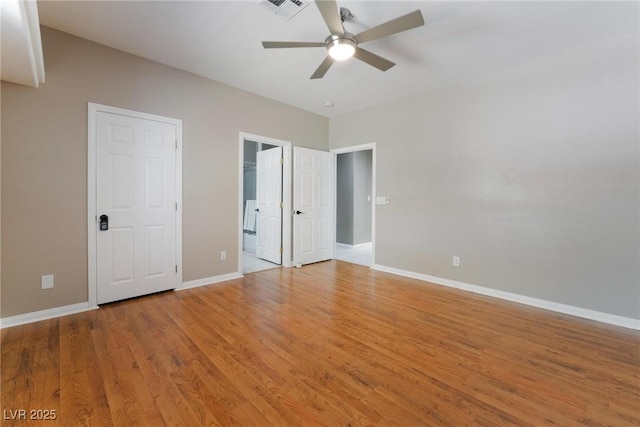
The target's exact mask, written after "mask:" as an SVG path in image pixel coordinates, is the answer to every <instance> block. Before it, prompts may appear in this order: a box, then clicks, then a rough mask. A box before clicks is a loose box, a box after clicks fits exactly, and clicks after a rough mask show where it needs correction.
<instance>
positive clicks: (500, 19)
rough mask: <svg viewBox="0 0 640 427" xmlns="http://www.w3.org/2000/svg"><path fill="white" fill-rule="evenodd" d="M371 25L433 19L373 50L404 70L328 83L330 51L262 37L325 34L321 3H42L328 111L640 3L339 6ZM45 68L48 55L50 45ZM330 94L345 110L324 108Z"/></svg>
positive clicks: (526, 56)
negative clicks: (276, 8) (275, 44)
mask: <svg viewBox="0 0 640 427" xmlns="http://www.w3.org/2000/svg"><path fill="white" fill-rule="evenodd" d="M338 4H339V6H342V7H347V8H348V9H350V10H351V12H352V14H353V15H354V16H355V18H354V19H353V20H352V21H350V22H347V23H345V28H346V29H347V30H348V31H350V32H352V33H358V32H360V31H362V30H363V29H366V28H368V27H371V26H374V25H377V24H380V23H382V22H385V21H387V20H390V19H393V18H395V17H398V16H400V15H404V14H406V13H408V12H411V11H413V10H416V9H420V10H421V11H422V13H423V15H424V18H425V26H423V27H419V28H417V29H413V30H410V31H407V32H403V33H400V34H396V35H393V36H390V37H388V38H386V39H382V40H377V41H373V42H370V43H367V44H365V45H363V47H365V48H366V49H368V50H370V51H372V52H374V53H376V54H378V55H381V56H383V57H385V58H388V59H390V60H392V61H394V62H396V63H397V65H396V66H395V67H394V68H392V69H390V70H389V71H387V72H381V71H379V70H377V69H375V68H373V67H370V66H368V65H366V64H364V63H362V62H360V61H358V60H356V59H355V58H352V59H350V60H348V61H345V62H342V63H336V64H334V66H333V67H332V68H331V69H330V70H329V72H328V73H327V74H326V76H325V77H324V79H321V80H310V79H309V76H310V75H311V74H312V73H313V71H314V70H315V69H316V68H317V67H318V65H319V64H320V63H321V62H322V60H323V59H324V57H325V55H326V51H325V50H324V49H323V48H304V49H270V50H265V49H263V48H262V45H261V41H262V40H272V41H323V40H324V38H325V37H326V36H327V35H328V33H329V32H328V30H327V28H326V27H325V24H324V22H323V20H322V17H321V15H320V13H319V11H318V9H317V7H316V5H315V4H313V3H312V4H310V5H309V6H308V7H307V8H306V9H304V10H303V11H302V12H300V13H299V14H298V15H297V16H295V17H293V18H292V19H291V20H290V21H285V20H284V19H283V18H281V17H279V16H277V15H275V14H273V13H272V12H270V11H269V10H268V9H266V8H265V7H264V6H262V5H260V4H258V1H257V0H244V1H242V0H240V1H239V0H235V1H193V2H191V1H155V2H148V1H66V2H59V1H50V0H40V1H39V2H38V8H39V14H40V22H41V24H43V25H45V26H48V27H52V28H55V29H58V30H61V31H64V32H67V33H70V34H74V35H77V36H79V37H83V38H86V39H89V40H93V41H96V42H98V43H102V44H104V45H107V46H111V47H114V48H116V49H121V50H123V51H126V52H129V53H133V54H135V55H138V56H141V57H144V58H148V59H152V60H154V61H157V62H160V63H163V64H167V65H170V66H173V67H176V68H179V69H182V70H187V71H190V72H193V73H195V74H199V75H201V76H204V77H207V78H210V79H213V80H216V81H220V82H223V83H226V84H228V85H231V86H234V87H238V88H241V89H244V90H247V91H250V92H253V93H256V94H260V95H263V96H266V97H268V98H272V99H275V100H278V101H281V102H284V103H287V104H290V105H294V106H297V107H300V108H303V109H305V110H308V111H312V112H315V113H318V114H322V115H325V116H328V117H332V116H335V115H339V114H344V113H347V112H351V111H355V110H358V109H362V108H366V107H367V106H371V105H376V104H381V103H385V102H388V101H390V100H393V99H398V98H402V97H406V96H410V95H414V94H416V93H418V92H426V91H429V90H432V89H434V88H437V87H440V86H443V85H448V84H456V83H457V82H461V81H467V80H468V79H473V78H475V77H477V76H478V75H480V74H483V73H490V72H492V71H498V70H502V69H505V68H508V67H512V66H517V65H520V64H523V63H527V62H530V61H536V60H538V59H540V58H543V57H546V56H551V55H558V54H562V53H563V52H565V51H567V50H570V49H577V48H581V47H584V46H587V45H589V44H592V43H597V42H600V41H603V40H605V39H608V38H615V37H628V36H629V35H630V34H636V37H637V34H638V26H639V24H638V21H639V18H638V13H639V3H638V2H607V1H603V2H593V1H584V2H580V1H569V2H560V1H553V2H551V1H550V2H538V1H535V2H534V1H531V2H517V1H509V2H504V1H493V2H484V1H471V2H461V1H439V2H436V1H350V0H342V1H339V3H338ZM45 66H46V51H45ZM325 101H331V102H333V103H334V104H335V107H334V108H331V109H327V108H325V107H324V106H323V104H324V102H325Z"/></svg>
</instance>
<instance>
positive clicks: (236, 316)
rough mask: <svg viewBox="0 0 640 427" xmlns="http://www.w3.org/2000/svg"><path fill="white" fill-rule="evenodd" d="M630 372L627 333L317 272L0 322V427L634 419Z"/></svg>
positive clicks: (320, 267) (633, 341) (637, 388)
mask: <svg viewBox="0 0 640 427" xmlns="http://www.w3.org/2000/svg"><path fill="white" fill-rule="evenodd" d="M639 363H640V335H639V333H637V332H635V331H631V330H627V329H624V328H617V327H613V326H607V325H602V324H598V323H596V322H592V321H587V320H581V319H576V318H572V317H569V316H564V315H559V314H554V313H550V312H546V311H544V310H539V309H535V308H530V307H526V306H521V305H517V304H512V303H508V302H504V301H500V300H495V299H491V298H488V297H483V296H478V295H474V294H469V293H465V292H462V291H457V290H453V289H448V288H444V287H440V286H436V285H431V284H426V283H424V282H419V281H416V280H412V279H406V278H402V277H398V276H393V275H390V274H386V273H382V272H376V271H372V270H370V269H368V268H366V267H363V266H359V265H355V264H349V263H345V262H341V261H330V262H325V263H320V264H315V265H310V266H305V267H303V268H302V269H294V268H291V269H282V268H278V269H274V270H267V271H263V272H258V273H253V274H250V275H247V276H246V277H245V278H244V279H238V280H233V281H229V282H225V283H219V284H215V285H212V286H208V287H202V288H197V289H192V290H186V291H182V292H166V293H162V294H156V295H151V296H147V297H142V298H138V299H133V300H129V301H124V302H120V303H114V304H109V305H105V306H103V307H102V308H101V309H99V310H94V311H91V312H87V313H82V314H77V315H73V316H67V317H63V318H59V319H54V320H48V321H42V322H38V323H33V324H29V325H24V326H17V327H13V328H8V329H5V330H3V331H2V391H1V393H2V409H3V411H4V413H3V420H2V425H5V426H12V425H15V426H26V425H45V426H92V427H93V426H154V427H155V426H164V425H167V426H188V427H193V426H205V425H206V426H209V425H211V426H216V425H237V426H270V425H273V426H322V425H326V426H364V425H375V426H385V425H397V426H423V425H433V426H446V425H451V426H470V425H494V426H504V425H527V426H545V425H555V426H559V425H561V426H572V425H589V426H601V425H612V426H627V425H628V426H638V425H640V366H639ZM20 409H25V410H26V411H27V412H26V415H27V418H30V417H31V415H34V416H35V417H38V416H43V415H44V412H41V413H37V412H34V413H31V412H30V410H43V411H46V410H55V413H56V419H55V420H49V421H36V420H29V419H27V420H15V419H11V418H12V417H13V418H15V417H16V414H19V413H18V412H14V411H18V410H20Z"/></svg>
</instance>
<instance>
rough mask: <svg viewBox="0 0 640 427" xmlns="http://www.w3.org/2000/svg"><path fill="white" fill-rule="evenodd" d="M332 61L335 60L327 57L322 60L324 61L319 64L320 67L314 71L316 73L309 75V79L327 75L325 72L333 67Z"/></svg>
mask: <svg viewBox="0 0 640 427" xmlns="http://www.w3.org/2000/svg"><path fill="white" fill-rule="evenodd" d="M334 61H335V59H333V58H332V57H330V56H329V55H327V57H326V58H324V61H322V64H320V66H319V67H318V68H317V69H316V71H315V72H314V73H313V74H312V75H311V78H312V79H321V78H323V77H324V75H325V74H327V71H329V68H330V67H331V66H332V65H333V62H334Z"/></svg>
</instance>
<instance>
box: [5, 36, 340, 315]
mask: <svg viewBox="0 0 640 427" xmlns="http://www.w3.org/2000/svg"><path fill="white" fill-rule="evenodd" d="M42 37H43V47H44V57H45V65H46V73H47V76H46V77H47V80H46V84H44V85H42V86H41V87H40V88H39V89H32V88H27V87H22V86H18V85H14V84H10V83H5V82H2V100H1V101H2V110H1V111H2V131H1V132H2V133H1V135H2V158H1V161H2V166H1V173H2V179H1V185H2V187H1V188H2V190H1V193H0V194H1V196H2V230H3V235H2V254H3V257H2V270H1V275H2V278H1V280H2V286H3V287H2V317H7V316H13V315H18V314H22V313H27V312H32V311H37V310H43V309H48V308H52V307H58V306H65V305H70V304H75V303H81V302H85V301H87V231H86V228H87V221H86V212H87V196H86V194H87V149H86V146H87V103H88V102H95V103H100V104H106V105H111V106H116V107H121V108H127V109H131V110H137V111H142V112H147V113H152V114H158V115H162V116H169V117H174V118H178V119H182V121H183V146H184V147H183V156H184V163H183V170H184V174H183V202H184V205H183V263H184V265H183V280H184V281H189V280H195V279H200V278H206V277H212V276H217V275H221V274H225V273H231V272H234V271H237V266H238V259H237V253H238V247H237V246H238V241H237V240H238V226H239V225H238V218H239V214H238V174H239V171H238V167H239V159H238V155H239V148H238V144H239V141H238V137H239V132H248V133H253V134H258V135H264V136H268V137H273V138H278V139H284V140H288V141H291V142H292V143H293V144H294V145H298V146H304V147H309V148H320V149H327V147H328V131H329V124H328V119H326V118H324V117H321V116H318V115H315V114H312V113H309V112H306V111H303V110H300V109H297V108H293V107H290V106H287V105H284V104H281V103H278V102H275V101H272V100H269V99H266V98H263V97H260V96H257V95H253V94H250V93H248V92H244V91H242V90H238V89H235V88H232V87H229V86H226V85H223V84H221V83H217V82H213V81H210V80H207V79H204V78H201V77H198V76H195V75H193V74H189V73H186V72H182V71H179V70H176V69H174V68H170V67H167V66H164V65H161V64H158V63H154V62H151V61H148V60H145V59H142V58H138V57H135V56H132V55H129V54H126V53H123V52H120V51H117V50H114V49H110V48H107V47H105V46H102V45H98V44H95V43H92V42H89V41H86V40H83V39H79V38H76V37H73V36H70V35H67V34H64V33H61V32H58V31H54V30H52V29H49V28H42ZM283 118H286V119H283ZM221 250H226V251H227V253H228V257H227V259H226V261H220V259H219V253H220V251H221ZM45 274H53V275H55V288H54V289H51V290H41V289H40V276H42V275H45Z"/></svg>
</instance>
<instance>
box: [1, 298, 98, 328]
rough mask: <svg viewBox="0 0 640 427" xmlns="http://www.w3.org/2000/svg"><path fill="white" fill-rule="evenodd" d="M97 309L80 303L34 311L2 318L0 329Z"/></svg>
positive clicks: (85, 303)
mask: <svg viewBox="0 0 640 427" xmlns="http://www.w3.org/2000/svg"><path fill="white" fill-rule="evenodd" d="M97 308H98V306H95V307H91V306H89V303H88V302H81V303H79V304H72V305H65V306H63V307H55V308H50V309H47V310H40V311H34V312H32V313H25V314H19V315H17V316H10V317H4V318H2V319H0V328H1V329H4V328H10V327H12V326H18V325H24V324H27V323H33V322H39V321H40V320H47V319H53V318H54V317H61V316H68V315H70V314H76V313H82V312H84V311H89V310H95V309H97Z"/></svg>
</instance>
